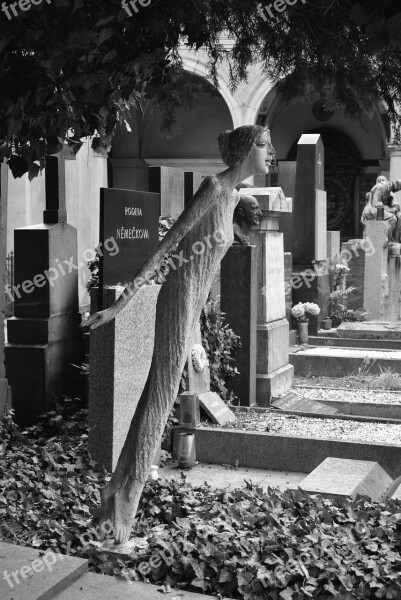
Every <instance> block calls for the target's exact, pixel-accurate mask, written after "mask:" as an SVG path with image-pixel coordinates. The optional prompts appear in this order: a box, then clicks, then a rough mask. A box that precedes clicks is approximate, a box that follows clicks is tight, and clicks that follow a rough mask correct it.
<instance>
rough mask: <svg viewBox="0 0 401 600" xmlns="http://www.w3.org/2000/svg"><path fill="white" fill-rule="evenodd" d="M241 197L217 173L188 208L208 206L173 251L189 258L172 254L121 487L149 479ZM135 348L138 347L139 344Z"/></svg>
mask: <svg viewBox="0 0 401 600" xmlns="http://www.w3.org/2000/svg"><path fill="white" fill-rule="evenodd" d="M238 200H239V194H238V193H237V192H234V193H233V195H230V194H228V193H227V192H226V191H225V189H224V187H223V186H222V184H221V182H220V180H219V179H218V178H217V177H208V178H207V179H205V181H204V182H203V184H202V186H201V188H200V189H199V191H198V192H197V194H196V195H195V197H194V199H193V200H192V203H193V204H192V206H191V207H190V209H191V211H192V212H191V214H194V216H195V217H196V215H197V211H199V209H200V208H201V207H205V206H208V208H207V210H206V212H205V213H204V214H203V215H202V216H201V217H200V219H199V220H198V221H197V223H196V225H194V227H193V228H192V229H191V230H190V231H189V232H188V233H187V235H186V236H185V237H184V238H183V239H182V240H181V242H180V244H179V245H178V248H177V250H176V252H175V253H174V254H175V255H176V256H181V257H183V258H185V260H186V261H187V262H184V261H183V260H181V261H180V259H178V258H175V259H174V258H173V264H174V266H175V267H176V269H175V270H174V269H173V268H172V267H170V272H169V274H168V275H167V277H166V281H165V282H164V283H163V285H162V288H161V290H160V294H159V297H158V301H157V309H156V324H155V341H154V352H153V358H152V364H151V368H150V371H149V375H148V379H147V382H146V385H145V388H144V390H143V392H142V395H141V398H140V400H139V402H138V405H137V409H136V412H135V415H134V417H133V419H132V422H131V427H130V430H129V433H128V436H127V439H126V442H125V445H124V447H123V450H122V452H121V455H120V458H119V461H118V464H117V467H116V471H115V473H114V475H113V478H112V482H111V484H112V483H113V480H114V481H115V483H116V484H117V487H119V486H120V485H125V482H126V481H127V480H126V476H127V475H128V476H129V478H130V479H131V480H132V485H135V484H134V481H136V482H139V481H140V482H141V483H145V482H146V480H147V477H148V473H149V468H150V465H151V463H152V460H153V458H154V456H155V453H156V450H157V448H158V446H159V444H160V440H161V437H162V434H163V430H164V427H165V424H166V421H167V418H168V415H169V413H170V411H171V408H172V406H173V404H174V401H175V399H176V397H177V394H178V390H179V384H180V379H181V375H182V371H183V369H184V366H185V361H186V359H187V356H188V352H189V350H190V345H191V343H192V340H193V335H194V328H195V326H196V325H197V324H198V323H199V318H200V314H201V310H202V307H203V306H204V304H205V302H206V301H207V297H208V294H209V291H210V288H211V286H212V283H213V280H214V277H215V274H216V271H217V269H218V267H219V264H220V261H221V260H222V258H223V256H224V255H225V253H226V252H227V250H228V248H229V247H230V246H231V244H232V242H233V213H234V208H235V206H236V204H237V203H238ZM216 232H217V233H216ZM205 238H207V240H208V241H206V240H205ZM216 239H217V240H219V241H216ZM221 240H224V241H221ZM197 242H199V243H198V244H197ZM202 243H203V245H204V247H205V250H204V252H202V251H201V249H202V245H201V244H202ZM180 262H182V263H183V264H181V266H180ZM132 351H133V352H135V348H133V349H132ZM124 476H125V477H124ZM123 481H124V483H123ZM118 482H119V483H118ZM128 485H129V482H128ZM141 491H142V490H141ZM134 495H135V496H137V494H136V493H135V494H134ZM137 500H138V499H137Z"/></svg>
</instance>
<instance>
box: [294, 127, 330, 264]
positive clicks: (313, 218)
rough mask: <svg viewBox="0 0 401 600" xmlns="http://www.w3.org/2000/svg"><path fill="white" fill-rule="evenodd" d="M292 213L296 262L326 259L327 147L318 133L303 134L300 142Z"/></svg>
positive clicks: (305, 262) (304, 262)
mask: <svg viewBox="0 0 401 600" xmlns="http://www.w3.org/2000/svg"><path fill="white" fill-rule="evenodd" d="M293 214H294V227H293V249H292V253H293V258H294V264H297V265H307V264H310V263H311V262H312V261H314V260H316V261H320V260H326V231H327V225H326V223H327V210H326V199H325V192H324V148H323V142H322V139H321V137H320V135H319V134H317V133H316V134H315V133H309V134H304V135H302V136H301V138H300V140H299V142H298V146H297V171H296V185H295V198H294V210H293Z"/></svg>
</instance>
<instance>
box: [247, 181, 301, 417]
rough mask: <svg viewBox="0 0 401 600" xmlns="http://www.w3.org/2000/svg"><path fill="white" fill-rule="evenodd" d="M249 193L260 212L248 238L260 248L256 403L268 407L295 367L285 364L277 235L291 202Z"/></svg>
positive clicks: (278, 192)
mask: <svg viewBox="0 0 401 600" xmlns="http://www.w3.org/2000/svg"><path fill="white" fill-rule="evenodd" d="M249 191H251V193H252V195H253V196H255V198H257V200H258V202H259V207H260V210H261V212H262V218H261V220H260V224H259V226H258V227H255V228H253V230H252V232H251V236H250V241H251V243H252V244H254V245H255V246H257V247H258V248H259V258H258V302H257V360H256V373H257V374H256V403H257V405H258V406H269V405H270V402H271V400H272V398H276V397H278V396H281V395H283V394H286V393H287V392H288V391H289V390H290V389H291V387H292V382H293V377H294V367H293V366H292V365H290V364H289V362H288V353H289V324H288V321H287V319H286V306H285V271H284V239H283V233H281V232H280V219H281V218H282V217H283V216H284V215H288V214H290V213H291V211H292V202H291V199H290V198H285V196H284V193H283V191H282V189H281V188H255V189H252V190H249ZM249 191H248V193H249ZM240 193H245V191H244V190H241V191H240Z"/></svg>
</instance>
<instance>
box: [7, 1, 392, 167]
mask: <svg viewBox="0 0 401 600" xmlns="http://www.w3.org/2000/svg"><path fill="white" fill-rule="evenodd" d="M263 4H264V2H262V3H261V7H262V5H263ZM266 4H267V5H269V4H270V3H269V2H267V3H266ZM257 5H258V2H257V0H174V2H171V0H152V1H151V3H150V4H149V6H146V7H142V6H140V5H139V4H138V5H137V6H138V8H139V11H138V13H134V12H133V11H132V13H133V15H132V16H131V17H130V16H129V15H128V14H127V12H126V11H125V10H124V9H123V8H122V5H121V0H51V2H50V3H47V2H46V1H45V0H43V2H42V3H41V4H39V5H37V6H34V5H31V7H30V9H29V10H27V11H26V12H22V11H21V10H19V8H18V5H17V10H18V16H13V15H12V13H11V15H12V18H11V19H8V18H7V16H6V14H5V13H4V12H0V158H3V157H7V158H8V159H11V160H10V167H11V168H12V171H13V174H14V176H21V175H22V174H23V173H25V172H27V171H28V170H29V176H30V178H32V177H34V176H35V175H37V173H38V172H39V170H40V169H42V168H43V167H44V166H45V158H46V156H47V155H48V154H50V153H54V152H56V151H58V150H59V149H60V140H63V141H66V142H67V143H68V144H69V145H70V146H72V147H73V148H74V149H75V151H77V150H78V149H79V148H80V146H81V144H82V141H81V140H82V139H83V138H84V137H91V136H93V140H92V145H93V147H94V148H95V149H96V150H98V151H102V152H107V150H108V149H109V148H110V144H111V139H112V136H113V133H114V131H115V127H116V125H117V124H119V123H123V122H124V121H125V120H126V119H127V117H128V113H129V111H130V110H131V108H132V106H135V107H137V108H138V110H141V107H142V106H143V104H144V102H145V101H146V100H148V99H153V100H155V101H156V102H155V106H156V107H158V108H159V109H160V110H162V111H163V114H164V115H165V117H166V121H167V122H171V115H173V114H174V111H175V109H176V108H177V107H178V106H180V105H182V104H183V103H184V101H190V100H191V99H192V97H191V90H190V89H188V86H186V85H185V84H182V81H183V78H182V72H183V71H182V65H181V63H180V58H179V54H178V49H179V46H180V44H183V45H185V46H187V47H190V48H193V49H198V48H200V47H203V48H204V49H205V51H206V53H207V54H208V56H209V58H210V69H211V75H212V76H213V75H214V76H215V75H216V70H217V69H218V67H219V65H220V64H221V61H222V60H223V59H226V60H228V61H229V64H230V72H231V83H232V85H233V86H234V87H235V85H237V84H238V82H239V81H241V80H244V79H245V78H246V72H247V67H249V65H250V64H251V63H252V62H254V61H261V62H262V63H263V65H264V68H265V72H266V75H267V76H269V77H271V78H272V79H273V80H274V81H277V82H281V85H280V88H279V89H280V91H281V93H282V94H283V96H284V98H286V99H287V100H288V101H290V100H291V99H293V98H294V97H296V96H300V95H301V96H302V95H303V94H305V93H306V92H307V91H308V90H310V89H311V88H315V89H316V90H317V91H318V92H319V93H320V96H321V98H322V100H323V101H324V103H325V106H326V107H328V108H332V107H333V106H337V107H341V108H343V109H344V110H345V112H346V113H347V114H348V115H350V116H353V117H355V116H357V115H358V114H359V112H360V110H363V111H365V112H368V113H369V112H371V111H372V109H373V106H374V104H375V102H376V101H377V100H378V99H380V98H382V99H384V100H385V102H386V103H387V105H388V109H389V116H390V118H391V119H392V120H393V121H394V123H395V124H397V123H399V122H401V115H400V114H399V113H397V108H396V106H395V104H394V99H396V98H398V97H399V96H400V95H401V79H400V66H401V60H400V47H401V33H400V31H401V27H400V24H401V11H400V9H399V3H398V2H397V1H396V0H384V1H382V2H380V3H377V2H376V1H375V2H372V1H370V0H362V1H361V2H359V3H358V2H354V1H353V0H298V2H296V4H294V5H293V6H286V8H285V10H284V11H283V12H277V11H275V9H274V6H273V5H271V6H273V8H272V11H273V17H272V18H271V17H270V16H269V15H268V13H267V12H266V11H264V12H263V11H262V12H263V15H264V16H261V14H260V12H261V10H260V9H259V11H258V10H257ZM223 32H224V33H226V34H228V35H229V36H230V37H232V39H233V44H234V45H233V47H232V48H231V49H227V48H224V47H223V46H222V44H221V38H220V36H221V34H222V33H223Z"/></svg>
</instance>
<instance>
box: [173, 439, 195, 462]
mask: <svg viewBox="0 0 401 600" xmlns="http://www.w3.org/2000/svg"><path fill="white" fill-rule="evenodd" d="M177 461H178V466H179V467H180V469H192V467H193V466H194V465H195V462H196V451H195V435H194V434H193V433H180V438H179V440H178V451H177Z"/></svg>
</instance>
